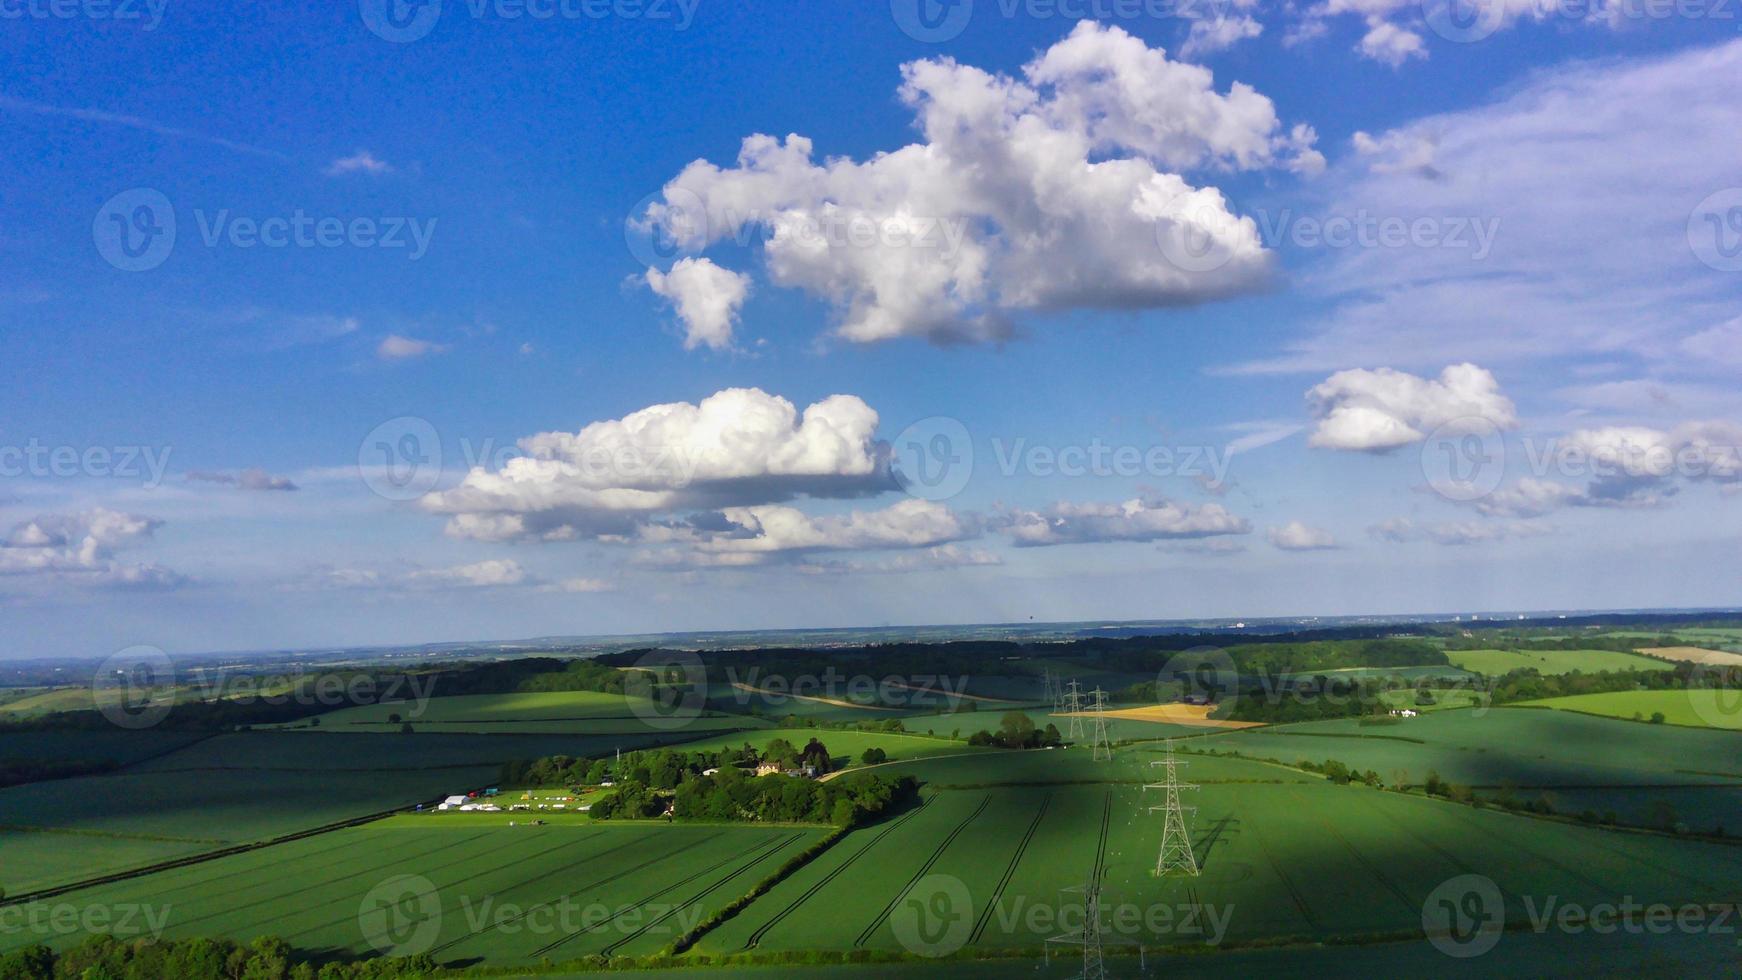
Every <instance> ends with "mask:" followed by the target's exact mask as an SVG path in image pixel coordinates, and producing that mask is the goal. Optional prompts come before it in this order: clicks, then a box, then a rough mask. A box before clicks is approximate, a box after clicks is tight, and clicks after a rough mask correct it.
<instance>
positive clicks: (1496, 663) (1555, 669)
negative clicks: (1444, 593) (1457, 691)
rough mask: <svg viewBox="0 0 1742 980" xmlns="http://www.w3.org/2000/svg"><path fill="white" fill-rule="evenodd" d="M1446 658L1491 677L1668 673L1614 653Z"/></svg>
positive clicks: (1477, 653)
mask: <svg viewBox="0 0 1742 980" xmlns="http://www.w3.org/2000/svg"><path fill="white" fill-rule="evenodd" d="M1446 656H1447V657H1449V658H1451V661H1452V663H1454V664H1457V665H1458V666H1459V667H1462V668H1464V669H1465V670H1468V671H1471V672H1473V673H1477V674H1485V675H1488V676H1490V677H1498V676H1500V675H1501V674H1504V673H1507V672H1508V671H1514V670H1519V669H1522V668H1525V667H1531V668H1534V669H1536V670H1537V671H1540V672H1541V673H1544V674H1570V673H1572V672H1573V671H1575V670H1576V671H1580V672H1582V673H1586V674H1594V673H1596V672H1597V671H1600V670H1663V669H1665V668H1664V664H1663V663H1662V661H1658V660H1652V659H1651V658H1650V657H1641V656H1636V655H1634V654H1631V653H1619V652H1617V651H1614V650H1450V651H1447V653H1446Z"/></svg>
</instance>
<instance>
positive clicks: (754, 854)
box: [532, 834, 798, 957]
mask: <svg viewBox="0 0 1742 980" xmlns="http://www.w3.org/2000/svg"><path fill="white" fill-rule="evenodd" d="M797 836H798V835H797V834H793V835H792V836H791V837H786V838H778V837H776V838H771V839H769V840H767V841H764V842H762V843H761V844H759V845H757V846H756V847H755V848H753V849H751V851H750V863H749V864H745V865H740V866H739V867H738V869H737V870H736V871H734V872H732V874H731V875H728V876H727V879H730V878H732V877H734V876H736V875H738V874H740V873H742V872H743V870H744V869H745V868H747V867H750V866H751V865H753V864H755V863H756V862H757V861H760V860H762V858H763V856H764V855H765V854H766V853H767V852H768V851H769V849H770V845H772V844H775V843H780V844H786V843H788V842H790V841H791V840H793V838H795V837H797ZM743 858H744V854H743V853H742V852H739V853H734V854H728V855H727V856H726V857H725V858H724V859H722V860H719V861H716V862H714V863H713V864H710V865H708V866H707V867H705V868H703V869H701V870H700V871H697V872H695V873H694V874H690V875H686V876H684V877H682V878H679V879H678V880H677V881H674V882H672V883H671V884H669V885H666V886H665V887H664V888H661V889H659V890H658V891H656V892H654V893H652V894H650V895H647V896H645V897H643V898H639V899H636V900H634V901H630V902H625V903H623V905H622V906H620V907H619V908H618V909H617V911H615V912H613V913H611V915H609V916H607V917H606V918H605V919H604V920H603V921H601V922H599V923H598V924H597V925H594V926H591V927H589V928H587V929H583V930H581V931H580V932H571V933H569V934H568V935H566V936H562V937H560V938H558V939H555V940H552V941H551V942H548V943H546V944H544V945H543V946H540V947H539V948H538V949H535V950H533V951H532V955H533V956H540V957H542V956H544V955H545V954H546V953H549V952H551V951H552V950H554V949H556V948H557V947H559V946H564V945H567V944H568V943H569V942H571V941H573V940H574V939H576V938H577V937H579V936H582V935H586V934H589V933H596V932H600V931H602V930H604V929H606V928H608V927H609V926H610V925H611V923H613V922H615V921H617V920H618V919H620V918H622V917H623V916H625V915H628V914H629V913H631V912H634V911H636V910H638V909H640V908H642V907H643V906H645V905H647V904H648V903H649V902H652V901H653V900H654V899H656V898H658V897H660V896H661V895H664V894H667V893H668V892H674V891H677V890H678V889H679V888H682V887H684V886H685V885H687V884H689V883H690V882H692V881H695V880H696V879H697V878H701V877H705V876H707V875H710V874H713V873H714V872H716V871H718V870H720V869H721V868H723V867H725V866H726V865H728V864H731V863H733V862H735V861H740V860H743ZM718 884H719V882H715V883H714V885H710V886H708V888H706V889H704V890H703V892H702V894H704V895H705V894H707V893H708V892H709V891H712V890H713V888H714V887H715V886H717V885H718ZM671 911H676V909H675V908H674V909H672V910H671ZM671 911H668V912H666V913H665V915H662V916H660V918H661V919H664V918H665V917H666V916H669V915H670V914H671ZM651 925H652V923H649V926H651ZM646 928H647V927H646V926H644V927H643V928H642V930H640V931H645V929H646ZM640 931H637V933H636V935H639V934H640ZM631 938H633V937H632V936H631V937H625V938H623V939H622V940H619V941H618V942H616V943H613V944H612V945H611V947H608V948H607V949H606V950H605V952H607V953H609V952H610V949H611V948H615V947H616V946H620V945H622V944H623V943H626V942H628V941H629V939H631Z"/></svg>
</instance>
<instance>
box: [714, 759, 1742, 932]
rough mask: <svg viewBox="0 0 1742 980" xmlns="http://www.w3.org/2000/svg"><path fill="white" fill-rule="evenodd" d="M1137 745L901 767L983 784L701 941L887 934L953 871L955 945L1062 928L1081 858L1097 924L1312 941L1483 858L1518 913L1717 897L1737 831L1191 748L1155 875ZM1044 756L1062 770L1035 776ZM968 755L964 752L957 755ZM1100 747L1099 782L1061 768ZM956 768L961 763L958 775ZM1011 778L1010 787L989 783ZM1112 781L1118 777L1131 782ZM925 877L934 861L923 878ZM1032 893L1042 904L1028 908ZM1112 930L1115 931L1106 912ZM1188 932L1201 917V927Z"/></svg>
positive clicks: (1408, 925)
mask: <svg viewBox="0 0 1742 980" xmlns="http://www.w3.org/2000/svg"><path fill="white" fill-rule="evenodd" d="M1154 758H1155V756H1154V755H1153V754H1151V753H1139V752H1128V753H1125V754H1123V755H1122V756H1121V757H1119V758H1116V760H1115V761H1114V762H1112V763H1099V764H1096V763H1088V762H1084V761H1082V760H1081V759H1079V758H1075V757H1072V756H1071V755H1070V752H1069V750H1066V751H1062V752H1061V751H1055V752H1031V753H1020V754H1013V755H1004V756H998V757H989V758H986V759H982V760H959V759H951V760H936V761H934V762H920V763H915V764H913V765H912V766H910V767H906V768H908V769H910V770H911V771H914V772H916V773H926V774H928V775H932V776H934V777H939V778H936V779H935V780H934V781H935V782H943V781H944V778H947V776H946V770H952V771H958V772H959V773H970V772H971V773H973V775H974V777H975V778H979V779H982V780H986V781H988V783H989V784H988V785H983V786H977V787H964V788H961V789H934V790H932V791H930V792H928V794H927V796H926V799H925V803H924V805H923V806H922V807H920V808H919V809H917V810H913V811H910V812H908V813H906V814H903V815H901V816H898V817H896V818H894V819H892V820H890V821H887V822H886V823H884V824H880V825H877V826H873V827H869V828H865V829H862V830H858V831H855V832H854V833H852V834H851V835H849V837H848V838H847V839H846V840H844V841H842V842H841V843H840V844H838V845H836V846H835V847H834V848H833V849H831V850H830V851H828V852H826V853H825V854H824V855H823V857H821V858H820V859H818V860H817V861H815V862H813V863H812V864H810V865H808V866H807V867H805V868H804V869H803V870H802V871H800V872H799V873H798V874H796V875H794V876H793V877H791V878H789V879H787V880H786V881H784V882H782V883H780V884H779V885H778V886H776V887H775V888H774V889H773V890H772V891H771V892H770V893H769V894H768V895H767V896H766V897H765V898H763V899H761V900H759V901H757V902H756V903H755V904H754V905H753V906H752V907H751V908H750V909H748V910H746V911H745V913H744V914H742V915H740V916H738V917H736V918H734V919H732V920H730V921H729V922H727V923H726V924H725V925H724V926H722V927H721V928H720V929H718V930H716V931H714V932H712V933H710V934H709V935H708V936H706V937H705V938H704V940H703V943H702V948H703V949H705V950H706V951H709V952H713V953H721V954H723V953H732V952H745V951H767V952H777V951H781V950H800V949H816V948H823V949H835V950H884V951H897V950H900V949H902V948H903V945H902V941H901V938H900V937H901V932H900V929H901V926H900V924H899V923H900V915H901V912H900V910H902V909H903V908H908V907H910V906H909V905H908V902H909V900H912V901H916V902H922V903H925V902H930V901H933V900H934V895H935V893H936V891H937V889H938V887H939V886H938V881H939V880H943V881H945V882H954V883H957V884H958V885H959V886H960V889H959V891H957V892H955V893H954V894H955V895H956V896H958V898H956V899H953V900H957V901H959V900H961V899H963V898H965V901H966V903H967V904H966V907H965V908H958V909H957V910H956V911H957V913H958V914H959V915H961V916H962V917H963V920H964V921H966V922H970V923H972V927H971V932H970V933H969V934H968V938H967V940H966V942H967V944H968V945H969V946H970V947H985V948H1020V949H1038V947H1039V946H1040V945H1041V943H1042V942H1043V941H1044V940H1045V939H1046V938H1047V937H1049V936H1051V935H1056V934H1057V933H1058V932H1060V931H1062V929H1061V927H1059V925H1058V924H1057V922H1056V921H1055V920H1054V919H1053V918H1052V916H1051V913H1056V912H1059V911H1061V910H1064V909H1068V908H1069V907H1070V903H1071V902H1072V901H1077V902H1080V899H1073V898H1072V897H1071V895H1070V893H1068V892H1066V891H1065V890H1066V889H1068V888H1070V887H1071V886H1073V885H1080V884H1081V883H1082V882H1083V881H1084V880H1086V879H1087V878H1088V877H1089V876H1090V875H1091V874H1092V873H1094V871H1095V869H1096V868H1097V867H1099V868H1101V869H1102V871H1103V872H1104V876H1105V885H1104V888H1103V892H1102V901H1103V904H1104V906H1105V907H1107V911H1108V921H1109V923H1110V924H1111V923H1114V922H1117V921H1118V920H1117V918H1116V909H1117V908H1118V907H1130V908H1133V909H1137V910H1142V911H1143V912H1144V913H1145V914H1146V913H1147V910H1149V909H1154V908H1166V909H1171V910H1181V909H1184V908H1185V907H1188V906H1209V907H1212V908H1215V909H1218V910H1222V911H1225V912H1226V920H1225V923H1224V925H1225V932H1224V933H1222V934H1221V937H1222V941H1223V942H1224V943H1242V942H1269V941H1275V940H1277V939H1281V938H1285V937H1286V938H1293V939H1298V940H1301V941H1306V942H1324V941H1332V940H1338V939H1348V938H1352V937H1357V936H1371V935H1375V934H1382V933H1388V932H1406V931H1409V930H1412V929H1419V928H1420V924H1421V915H1422V907H1423V903H1424V901H1425V899H1426V898H1427V896H1428V894H1429V893H1430V892H1431V891H1432V890H1433V889H1434V888H1435V887H1436V886H1438V885H1439V884H1440V883H1441V882H1443V881H1445V880H1446V879H1448V878H1451V877H1454V876H1456V875H1459V874H1464V873H1470V872H1471V871H1472V870H1474V869H1480V871H1481V873H1482V874H1485V875H1487V876H1489V877H1490V878H1492V879H1494V880H1495V881H1496V882H1497V883H1498V884H1499V886H1500V888H1501V890H1502V892H1503V894H1504V895H1505V897H1506V900H1507V909H1506V911H1507V913H1508V915H1509V917H1511V918H1512V919H1514V920H1515V921H1523V919H1524V917H1525V912H1526V910H1525V907H1524V905H1523V904H1522V900H1523V897H1524V896H1533V897H1535V898H1536V900H1537V901H1538V902H1540V901H1541V897H1542V896H1545V895H1548V894H1554V895H1558V896H1561V900H1562V901H1583V902H1597V901H1604V900H1613V897H1614V896H1616V895H1621V894H1630V895H1633V896H1635V897H1637V898H1638V899H1639V900H1641V901H1666V902H1684V901H1686V902H1698V901H1708V900H1718V899H1722V898H1733V897H1734V885H1733V881H1734V880H1735V878H1734V876H1735V875H1736V874H1739V873H1742V849H1736V848H1729V847H1723V846H1717V845H1708V844H1700V843H1693V842H1686V841H1677V840H1672V839H1667V838H1660V837H1650V836H1640V835H1620V834H1616V833H1614V832H1611V831H1603V830H1595V829H1589V828H1584V827H1577V826H1572V825H1565V824H1556V823H1548V822H1544V821H1539V820H1534V819H1529V818H1524V817H1519V816H1513V815H1510V814H1505V813H1500V812H1496V811H1482V810H1475V809H1472V808H1469V807H1465V806H1460V805H1457V804H1451V803H1446V802H1442V801H1438V800H1430V799H1426V798H1422V797H1419V796H1406V795H1400V794H1395V793H1385V792H1380V791H1375V790H1370V789H1367V788H1365V787H1339V786H1334V785H1332V784H1330V783H1327V782H1325V781H1322V780H1318V779H1315V778H1311V777H1304V776H1301V775H1299V774H1296V773H1292V772H1288V771H1286V770H1279V769H1276V768H1275V767H1271V766H1265V765H1261V764H1258V763H1250V762H1244V761H1239V760H1229V759H1204V758H1192V759H1191V760H1190V762H1191V767H1190V771H1189V776H1190V777H1191V778H1192V779H1193V780H1195V781H1197V782H1198V783H1199V784H1200V785H1201V786H1202V789H1201V790H1199V791H1197V792H1194V793H1192V794H1191V796H1192V800H1191V802H1192V803H1194V804H1196V805H1197V806H1198V808H1199V809H1198V811H1197V816H1196V817H1195V819H1194V821H1193V837H1194V846H1195V848H1196V850H1197V852H1198V854H1199V856H1200V860H1201V862H1202V865H1203V874H1202V875H1201V876H1200V877H1198V878H1195V879H1191V878H1167V879H1157V878H1155V877H1154V876H1153V874H1152V871H1153V868H1154V864H1155V860H1156V855H1157V852H1158V848H1159V842H1160V834H1161V825H1160V819H1159V817H1156V816H1152V815H1150V813H1149V812H1148V810H1147V806H1148V805H1150V804H1152V803H1154V802H1155V800H1154V797H1153V795H1150V796H1146V795H1145V794H1144V791H1143V789H1142V788H1141V785H1140V784H1139V783H1138V782H1137V781H1138V780H1141V779H1144V778H1146V774H1147V770H1148V767H1147V766H1146V765H1144V764H1143V763H1145V762H1147V761H1150V760H1152V759H1154ZM1049 762H1050V763H1052V764H1053V765H1054V767H1055V770H1056V771H1057V773H1058V778H1059V779H1060V780H1062V781H1060V782H1054V783H1046V782H1036V781H1035V780H1036V779H1037V777H1039V776H1040V775H1041V772H1042V770H1043V769H1044V767H1046V765H1047V764H1048V763H1049ZM965 763H978V765H977V766H973V767H971V768H970V766H969V765H966V764H965ZM1096 765H1099V766H1100V767H1101V772H1102V774H1103V776H1104V777H1106V778H1107V779H1109V780H1112V781H1111V782H1108V783H1104V784H1100V785H1096V784H1085V783H1081V782H1076V781H1075V780H1076V779H1077V778H1079V776H1080V774H1081V773H1082V772H1083V770H1084V768H1085V766H1088V767H1094V766H1096ZM956 778H960V777H959V776H957V777H956ZM1005 780H1013V781H1015V782H1017V783H1020V784H1021V785H998V784H999V783H1002V782H1003V781H1005ZM1128 780H1129V781H1128ZM940 876H941V879H940ZM1036 909H1040V910H1042V911H1041V912H1035V911H1034V910H1036ZM1183 915H1184V913H1183V912H1182V913H1181V914H1180V915H1179V916H1175V917H1174V918H1173V919H1172V922H1171V924H1170V925H1168V926H1166V927H1164V928H1161V929H1156V928H1154V923H1155V920H1153V919H1150V918H1147V917H1146V916H1145V917H1140V919H1139V921H1138V923H1137V924H1134V925H1130V926H1129V927H1128V928H1127V929H1126V930H1125V931H1124V933H1123V938H1125V939H1127V940H1130V941H1133V942H1142V943H1144V944H1146V945H1148V946H1150V947H1151V948H1154V947H1158V946H1169V945H1187V946H1195V945H1201V944H1202V943H1203V942H1204V941H1205V939H1206V936H1205V935H1203V934H1200V933H1198V932H1192V931H1190V930H1189V929H1186V928H1176V927H1180V926H1181V925H1182V923H1183V918H1182V917H1183ZM1113 931H1115V932H1118V930H1117V929H1115V930H1113ZM1204 931H1205V932H1209V931H1210V929H1208V928H1206V929H1205V930H1204Z"/></svg>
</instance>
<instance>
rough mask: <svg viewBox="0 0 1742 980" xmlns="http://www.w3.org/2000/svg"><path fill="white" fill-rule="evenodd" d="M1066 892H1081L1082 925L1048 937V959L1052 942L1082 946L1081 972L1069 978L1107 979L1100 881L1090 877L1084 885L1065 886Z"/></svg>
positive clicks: (1081, 979)
mask: <svg viewBox="0 0 1742 980" xmlns="http://www.w3.org/2000/svg"><path fill="white" fill-rule="evenodd" d="M1065 891H1067V892H1082V893H1083V927H1082V928H1081V929H1079V930H1077V931H1076V932H1067V933H1064V934H1063V935H1059V936H1054V937H1052V938H1051V939H1048V940H1047V941H1046V942H1047V944H1048V945H1047V947H1046V948H1047V949H1048V950H1049V954H1048V959H1050V958H1051V954H1050V950H1051V949H1052V946H1051V945H1050V944H1052V943H1069V944H1071V945H1073V946H1076V945H1080V946H1082V947H1083V972H1081V973H1079V974H1077V975H1076V976H1075V977H1072V978H1071V980H1107V965H1106V962H1105V959H1104V957H1103V955H1102V952H1101V883H1100V882H1098V881H1096V880H1094V878H1090V879H1089V882H1088V883H1087V884H1084V885H1078V886H1076V887H1074V888H1066V889H1065Z"/></svg>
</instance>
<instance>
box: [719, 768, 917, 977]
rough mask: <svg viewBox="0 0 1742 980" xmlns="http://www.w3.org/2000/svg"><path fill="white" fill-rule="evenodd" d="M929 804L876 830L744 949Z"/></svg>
mask: <svg viewBox="0 0 1742 980" xmlns="http://www.w3.org/2000/svg"><path fill="white" fill-rule="evenodd" d="M935 798H936V797H933V798H932V799H935ZM930 805H931V799H927V800H925V801H923V802H921V803H920V805H919V806H916V807H914V808H913V809H911V810H909V811H907V812H906V813H904V814H902V815H901V816H899V817H897V818H895V820H893V821H892V822H891V823H890V824H889V826H887V827H884V828H883V829H882V830H880V831H878V833H877V836H875V837H873V838H871V841H870V843H868V844H866V845H865V846H864V847H861V848H859V849H858V850H857V851H854V852H853V854H852V855H851V856H850V857H848V858H847V859H846V860H844V861H842V862H841V863H840V864H839V865H837V866H836V867H835V870H833V871H831V872H829V873H828V874H826V875H824V876H822V877H821V878H819V879H817V881H816V882H815V883H814V884H812V885H811V886H810V887H809V888H807V889H805V890H804V892H803V893H802V894H800V895H799V896H798V897H797V898H795V899H793V900H792V902H791V904H789V905H787V907H786V908H783V909H781V910H780V911H779V912H776V913H775V914H774V915H773V916H772V917H771V918H770V919H769V920H768V921H767V922H764V923H763V924H762V925H760V926H758V927H757V928H756V931H755V932H753V933H751V934H750V938H748V939H746V940H744V946H743V948H744V949H746V950H751V949H755V948H756V947H757V946H758V945H760V944H761V943H762V937H764V936H766V935H768V930H770V929H773V928H774V927H775V926H777V925H779V924H780V922H781V920H782V919H785V918H786V917H787V916H788V915H791V914H792V913H793V911H794V910H795V909H797V908H798V907H799V906H800V905H803V904H804V903H805V902H807V901H809V900H810V898H811V896H812V895H815V894H816V893H817V892H819V891H821V890H822V889H823V886H825V885H827V884H828V883H829V882H831V881H834V880H835V878H836V876H838V875H839V874H840V873H841V872H843V871H845V870H847V869H848V868H849V867H852V865H853V862H855V861H857V860H859V859H860V858H861V857H863V856H865V852H867V851H869V850H871V849H872V848H874V847H876V846H877V845H878V843H879V842H881V841H882V840H883V838H885V837H888V836H889V834H890V833H891V832H892V831H894V830H895V828H897V827H899V826H901V825H902V824H904V823H906V822H907V821H909V820H911V819H913V818H914V817H916V816H918V815H919V812H920V811H921V810H924V809H925V808H926V807H928V806H930Z"/></svg>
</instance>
